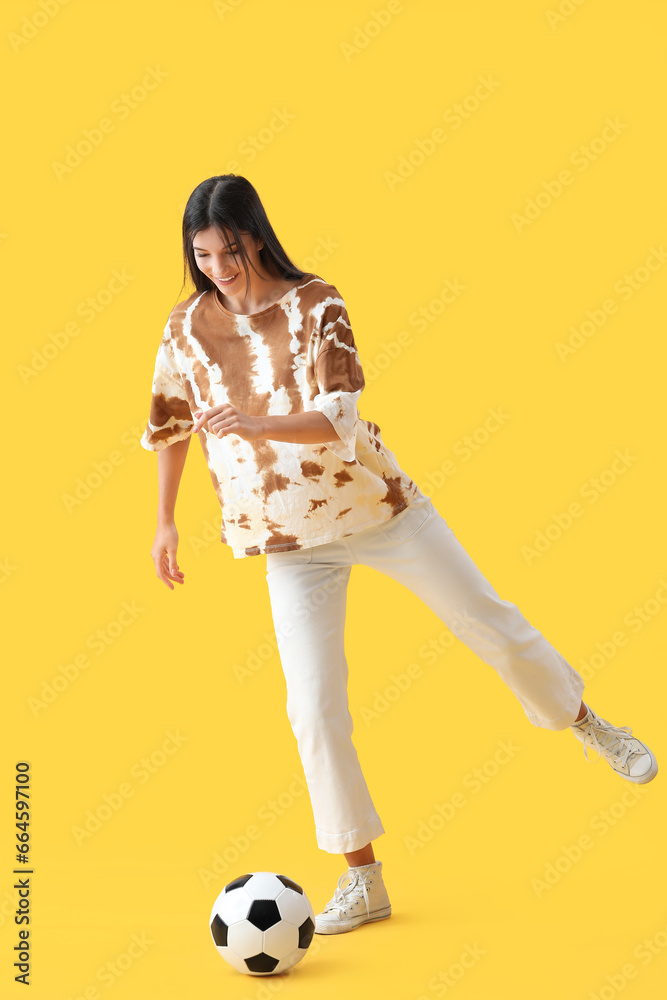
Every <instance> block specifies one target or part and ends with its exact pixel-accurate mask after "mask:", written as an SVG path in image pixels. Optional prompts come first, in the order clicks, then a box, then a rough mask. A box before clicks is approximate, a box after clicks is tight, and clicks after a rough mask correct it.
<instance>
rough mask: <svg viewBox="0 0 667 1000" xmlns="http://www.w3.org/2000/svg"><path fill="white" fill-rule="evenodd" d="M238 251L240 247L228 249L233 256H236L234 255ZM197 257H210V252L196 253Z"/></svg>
mask: <svg viewBox="0 0 667 1000" xmlns="http://www.w3.org/2000/svg"><path fill="white" fill-rule="evenodd" d="M238 252H239V248H238V247H234V249H233V250H228V251H227V253H228V254H232V256H234V255H235V254H237V253H238ZM195 257H197V258H198V259H202V258H204V257H208V254H207V253H196V254H195Z"/></svg>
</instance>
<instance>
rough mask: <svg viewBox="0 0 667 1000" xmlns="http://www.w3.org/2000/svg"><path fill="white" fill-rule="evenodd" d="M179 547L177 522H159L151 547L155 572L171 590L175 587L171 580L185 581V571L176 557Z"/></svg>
mask: <svg viewBox="0 0 667 1000" xmlns="http://www.w3.org/2000/svg"><path fill="white" fill-rule="evenodd" d="M177 549H178V532H177V531H176V524H175V523H174V522H173V521H171V522H165V523H160V524H158V527H157V531H156V532H155V539H154V541H153V548H152V549H151V557H152V559H153V562H154V563H155V572H156V573H157V575H158V576H159V578H160V579H161V580H162V582H163V583H164V584H166V585H167V587H169V589H170V590H173V589H174V584H173V583H171V582H170V581H171V580H175V581H176V583H185V579H184V576H183V573H182V572H181V570H180V569H179V568H178V562H177V559H176V551H177Z"/></svg>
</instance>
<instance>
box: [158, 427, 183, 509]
mask: <svg viewBox="0 0 667 1000" xmlns="http://www.w3.org/2000/svg"><path fill="white" fill-rule="evenodd" d="M189 447H190V438H189V437H187V438H186V439H185V440H184V441H176V442H175V443H174V444H170V445H169V447H168V448H162V449H161V451H159V452H158V453H157V473H158V502H157V520H158V524H160V523H167V524H168V523H170V522H173V520H174V513H175V510H176V497H177V495H178V487H179V484H180V481H181V476H182V475H183V468H184V466H185V459H186V458H187V454H188V448H189Z"/></svg>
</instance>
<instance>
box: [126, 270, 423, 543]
mask: <svg viewBox="0 0 667 1000" xmlns="http://www.w3.org/2000/svg"><path fill="white" fill-rule="evenodd" d="M364 384H365V383H364V375H363V372H362V369H361V364H360V361H359V355H358V353H357V348H356V344H355V341H354V337H353V334H352V329H351V327H350V321H349V317H348V313H347V309H346V308H345V302H344V301H343V299H342V297H341V296H340V294H339V293H338V291H337V289H336V288H335V287H334V286H333V285H330V284H328V283H327V282H326V281H324V280H323V279H322V278H320V277H319V276H318V275H316V274H311V273H307V274H306V275H305V276H304V277H302V278H301V279H300V280H299V281H298V282H297V283H296V284H295V285H293V286H292V288H291V289H290V290H289V291H288V292H286V294H285V295H283V297H282V298H281V299H279V301H278V302H275V303H274V304H273V305H271V306H269V307H268V308H266V309H263V310H261V312H256V313H252V314H250V315H239V314H237V313H233V312H230V311H229V310H228V309H226V308H225V306H223V304H222V302H221V299H220V297H219V296H218V294H217V290H216V289H210V290H207V291H205V292H198V291H197V292H193V293H192V295H190V297H189V298H187V299H185V300H184V301H183V302H180V303H179V304H178V305H177V306H175V307H174V309H173V310H172V312H171V314H170V316H169V319H168V321H167V325H166V327H165V329H164V333H163V336H162V339H161V341H160V344H159V347H158V352H157V358H156V361H155V371H154V376H153V386H152V398H151V406H150V415H149V418H148V424H147V427H146V429H145V431H144V433H143V436H142V438H141V444H142V445H143V447H144V448H146V449H147V450H149V451H160V450H161V449H162V448H166V447H167V446H168V445H171V444H174V442H176V441H184V440H185V439H186V438H187V437H189V436H190V435H191V434H192V427H193V424H194V422H195V421H194V414H195V413H196V412H197V411H199V410H201V411H205V410H208V409H211V408H212V407H214V406H219V405H221V404H222V403H230V404H231V405H232V406H234V407H236V408H237V409H239V410H241V411H242V412H243V413H247V414H251V415H261V416H267V415H273V414H288V413H302V412H304V411H307V410H315V409H316V410H319V411H320V412H321V413H323V414H324V415H325V416H326V417H327V418H328V419H329V420H330V421H331V423H332V424H333V427H334V429H335V431H336V432H337V434H338V435H339V439H334V440H332V441H327V442H322V443H320V444H298V443H295V442H287V441H274V440H270V439H263V440H258V441H246V440H245V439H244V438H242V437H240V436H239V435H238V434H234V433H228V434H224V435H223V436H222V437H221V438H218V437H217V436H216V435H215V434H212V433H211V432H210V431H208V430H207V429H206V428H204V427H202V428H201V429H200V430H199V432H198V434H199V439H200V441H201V444H202V448H203V450H204V455H205V458H206V462H207V464H208V468H209V470H210V474H211V479H212V480H213V486H214V488H215V492H216V494H217V497H218V500H219V502H220V506H221V508H222V525H221V535H220V537H221V540H222V542H223V543H224V544H226V545H229V546H230V547H231V549H232V551H233V553H234V558H236V559H238V558H241V557H243V556H254V555H259V554H260V553H268V552H283V551H286V550H289V549H300V548H303V547H308V546H311V545H317V544H321V543H324V542H330V541H333V540H334V539H337V538H342V537H345V536H346V535H350V534H353V533H354V532H356V531H361V530H362V529H363V528H368V527H370V526H371V525H375V524H379V523H381V522H382V521H386V520H388V519H389V518H391V517H393V516H394V515H395V514H398V513H399V512H400V511H401V510H403V509H404V508H405V507H407V506H408V505H409V504H410V502H411V500H412V499H414V497H415V496H416V495H417V494H418V493H419V492H420V490H419V488H418V486H417V485H416V483H414V482H413V481H412V479H410V477H409V476H408V475H407V474H406V473H405V472H403V471H402V470H401V468H400V467H399V465H398V463H397V461H396V458H395V456H394V454H393V452H391V451H389V449H388V448H387V447H386V445H385V444H384V442H383V441H382V437H381V434H380V428H379V427H378V425H377V424H375V423H373V421H372V420H362V418H361V416H360V414H359V411H358V409H357V402H358V399H359V396H360V395H361V391H362V389H363V388H364Z"/></svg>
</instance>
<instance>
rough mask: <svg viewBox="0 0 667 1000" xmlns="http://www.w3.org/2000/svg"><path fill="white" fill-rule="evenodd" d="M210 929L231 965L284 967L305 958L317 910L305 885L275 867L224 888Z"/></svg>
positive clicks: (257, 972)
mask: <svg viewBox="0 0 667 1000" xmlns="http://www.w3.org/2000/svg"><path fill="white" fill-rule="evenodd" d="M210 927H211V934H212V936H213V940H214V942H215V946H216V948H217V950H218V954H219V955H222V957H223V958H224V959H226V960H227V961H228V962H229V964H230V965H233V966H234V968H235V969H238V971H239V972H246V973H249V974H250V975H251V976H269V975H271V974H272V973H278V972H285V971H286V970H287V969H290V968H291V967H292V966H293V965H296V963H297V962H300V961H301V959H302V958H303V956H304V955H305V954H306V952H307V951H308V946H309V944H310V942H311V941H312V939H313V934H314V933H315V912H314V910H313V908H312V906H311V905H310V900H309V899H308V897H307V896H306V894H305V892H304V891H303V889H302V888H301V886H300V885H297V883H296V882H292V880H291V879H289V878H286V876H285V875H277V874H276V873H275V872H251V874H250V875H241V877H240V878H236V879H234V881H233V882H230V883H229V884H228V885H226V886H225V888H224V889H223V890H222V892H221V893H220V895H219V896H218V898H217V899H216V901H215V903H214V904H213V909H212V910H211V919H210Z"/></svg>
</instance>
